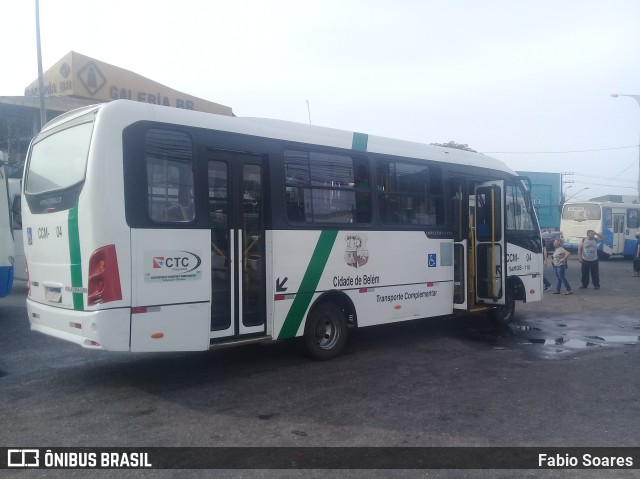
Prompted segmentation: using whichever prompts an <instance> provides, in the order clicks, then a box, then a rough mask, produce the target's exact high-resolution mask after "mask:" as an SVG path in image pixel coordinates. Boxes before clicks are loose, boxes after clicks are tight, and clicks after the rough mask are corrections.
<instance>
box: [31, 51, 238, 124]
mask: <svg viewBox="0 0 640 479" xmlns="http://www.w3.org/2000/svg"><path fill="white" fill-rule="evenodd" d="M44 85H45V93H46V95H47V96H72V97H76V98H88V99H95V100H97V101H99V102H104V101H111V100H118V99H121V98H124V99H127V100H135V101H140V102H144V103H155V104H158V105H165V106H173V107H176V108H185V109H187V110H197V111H204V112H208V113H217V114H218V115H227V116H233V111H232V110H231V108H230V107H228V106H224V105H220V104H218V103H213V102H210V101H206V100H203V99H201V98H197V97H194V96H191V95H186V94H184V93H181V92H179V91H176V90H173V89H171V88H168V87H166V86H164V85H161V84H160V83H157V82H154V81H151V80H149V79H148V78H145V77H143V76H142V75H138V74H137V73H133V72H130V71H129V70H125V69H123V68H119V67H116V66H113V65H109V64H108V63H104V62H101V61H98V60H94V59H93V58H89V57H87V56H84V55H80V54H79V53H76V52H69V53H68V54H67V55H65V56H64V57H63V58H62V59H61V60H60V61H58V63H56V64H55V65H54V66H53V67H51V68H50V69H49V70H47V72H46V73H45V74H44ZM38 92H39V89H38V80H36V81H34V82H33V83H32V84H31V85H29V86H28V87H27V88H26V90H25V96H38V94H39V93H38Z"/></svg>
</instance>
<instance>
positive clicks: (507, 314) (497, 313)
mask: <svg viewBox="0 0 640 479" xmlns="http://www.w3.org/2000/svg"><path fill="white" fill-rule="evenodd" d="M506 292H507V294H506V296H505V298H504V304H503V305H500V306H498V307H496V308H494V309H493V310H491V319H492V320H493V322H494V323H496V324H497V325H499V326H506V325H507V324H509V323H510V322H511V321H513V318H515V316H516V300H515V298H514V295H513V291H511V289H510V288H507V290H506Z"/></svg>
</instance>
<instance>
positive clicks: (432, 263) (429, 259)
mask: <svg viewBox="0 0 640 479" xmlns="http://www.w3.org/2000/svg"><path fill="white" fill-rule="evenodd" d="M427 265H428V266H429V268H435V267H436V266H437V265H438V262H437V260H436V254H435V253H434V254H430V255H428V256H427Z"/></svg>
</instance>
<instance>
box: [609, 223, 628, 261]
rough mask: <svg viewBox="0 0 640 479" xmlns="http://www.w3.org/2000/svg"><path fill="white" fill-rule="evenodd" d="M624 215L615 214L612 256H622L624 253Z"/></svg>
mask: <svg viewBox="0 0 640 479" xmlns="http://www.w3.org/2000/svg"><path fill="white" fill-rule="evenodd" d="M624 217H625V214H624V213H614V214H613V244H612V245H611V249H612V251H611V253H612V254H620V253H623V252H624Z"/></svg>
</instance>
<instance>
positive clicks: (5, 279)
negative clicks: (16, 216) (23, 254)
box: [0, 152, 14, 298]
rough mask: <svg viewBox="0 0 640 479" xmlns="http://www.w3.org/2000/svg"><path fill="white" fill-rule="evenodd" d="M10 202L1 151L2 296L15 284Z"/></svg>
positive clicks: (0, 259) (0, 273) (0, 274)
mask: <svg viewBox="0 0 640 479" xmlns="http://www.w3.org/2000/svg"><path fill="white" fill-rule="evenodd" d="M9 204H10V203H9V185H8V182H7V176H6V174H5V171H4V158H3V154H2V152H0V298H2V297H4V296H6V295H8V294H9V293H10V292H11V287H12V285H13V271H14V266H13V263H14V246H13V235H12V233H11V215H10V207H9Z"/></svg>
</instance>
